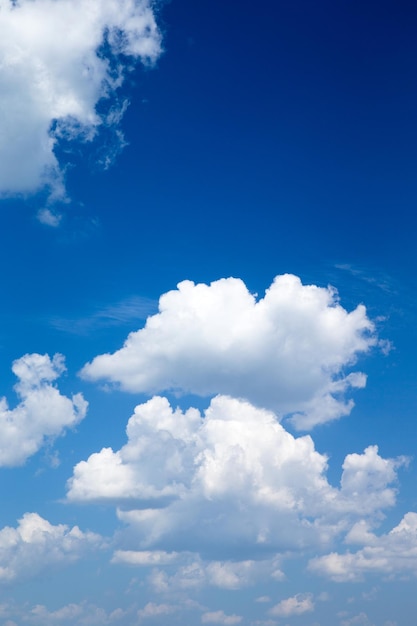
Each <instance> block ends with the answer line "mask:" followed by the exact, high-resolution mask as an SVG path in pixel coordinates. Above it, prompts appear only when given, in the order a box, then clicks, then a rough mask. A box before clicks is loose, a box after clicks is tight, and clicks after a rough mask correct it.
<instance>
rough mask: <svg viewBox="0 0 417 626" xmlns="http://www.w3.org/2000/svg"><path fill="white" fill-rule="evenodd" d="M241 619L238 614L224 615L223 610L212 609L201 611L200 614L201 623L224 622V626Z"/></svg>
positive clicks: (230, 625) (237, 622)
mask: <svg viewBox="0 0 417 626" xmlns="http://www.w3.org/2000/svg"><path fill="white" fill-rule="evenodd" d="M241 621H242V618H241V617H240V615H226V614H225V613H224V611H213V612H212V613H203V615H202V616H201V623H202V624H224V626H233V625H234V624H239V623H240V622H241Z"/></svg>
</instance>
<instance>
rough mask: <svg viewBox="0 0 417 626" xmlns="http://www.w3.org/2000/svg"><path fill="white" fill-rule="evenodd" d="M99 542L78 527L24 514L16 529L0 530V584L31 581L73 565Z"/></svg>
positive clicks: (98, 544)
mask: <svg viewBox="0 0 417 626" xmlns="http://www.w3.org/2000/svg"><path fill="white" fill-rule="evenodd" d="M100 544H101V538H100V537H99V536H98V535H96V534H94V533H90V532H86V533H84V532H82V531H81V530H80V529H79V528H78V526H74V527H73V528H71V529H70V528H68V526H66V525H64V524H58V525H57V526H54V525H52V524H50V523H49V522H48V521H47V520H46V519H43V518H42V517H40V515H38V514H37V513H25V514H24V515H23V517H22V518H21V519H20V520H19V522H18V526H17V528H12V527H10V526H6V527H4V528H2V529H1V530H0V582H9V581H11V580H15V579H16V578H21V577H24V578H26V577H31V576H34V575H36V574H37V573H38V572H39V571H40V570H42V569H45V568H49V567H50V566H53V565H56V564H59V563H71V562H73V561H76V560H77V559H78V558H79V557H80V556H81V555H82V554H84V553H85V552H86V551H87V550H90V549H92V548H96V547H98V546H100Z"/></svg>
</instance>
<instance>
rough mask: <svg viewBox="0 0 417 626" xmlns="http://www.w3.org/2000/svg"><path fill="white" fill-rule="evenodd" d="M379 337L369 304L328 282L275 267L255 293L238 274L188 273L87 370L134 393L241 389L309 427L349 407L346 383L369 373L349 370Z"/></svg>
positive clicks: (234, 392)
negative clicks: (346, 300)
mask: <svg viewBox="0 0 417 626" xmlns="http://www.w3.org/2000/svg"><path fill="white" fill-rule="evenodd" d="M375 343H376V339H375V336H374V326H373V324H372V322H371V321H370V320H369V319H368V317H367V315H366V311H365V308H364V307H363V306H362V305H360V306H358V307H357V308H356V309H355V310H354V311H352V312H350V313H348V312H347V311H346V310H345V309H344V308H343V307H342V306H341V305H340V304H339V302H338V297H337V294H336V292H335V290H334V289H332V288H330V287H329V288H327V289H324V288H320V287H317V286H315V285H307V286H306V285H302V283H301V281H300V279H299V278H297V277H296V276H292V275H283V276H277V277H276V278H275V280H274V282H273V284H272V285H271V287H270V288H269V289H268V290H267V291H266V294H265V297H264V298H262V299H259V300H257V298H256V297H255V296H254V295H252V294H251V293H250V292H249V291H248V289H247V288H246V286H245V284H244V283H243V282H242V281H241V280H238V279H235V278H228V279H221V280H218V281H215V282H213V283H211V284H210V285H205V284H197V285H195V284H194V283H193V282H191V281H184V282H182V283H180V284H179V285H178V289H177V290H174V291H170V292H168V293H166V294H164V295H163V296H162V297H161V298H160V302H159V313H158V314H156V315H152V316H150V317H149V318H148V320H147V322H146V325H145V327H144V328H143V329H141V330H139V331H137V332H133V333H131V334H130V335H129V336H128V338H127V340H126V342H125V344H124V346H123V347H122V348H121V349H120V350H118V351H117V352H115V353H114V354H103V355H100V356H97V357H96V358H95V359H94V360H93V361H92V362H91V363H88V364H87V365H85V367H84V368H83V370H82V372H81V374H82V376H83V377H84V378H86V379H88V380H106V381H109V382H112V383H115V384H118V385H120V387H121V388H122V389H124V390H127V391H131V392H146V393H155V392H161V391H168V390H169V391H174V392H176V393H178V394H186V393H189V392H190V393H194V394H198V395H201V396H211V395H214V394H218V393H220V394H226V395H230V396H234V397H241V398H245V399H247V400H249V401H250V402H252V403H253V404H255V405H257V406H262V407H266V408H270V409H273V410H274V411H276V412H278V414H280V415H285V414H287V415H288V414H293V417H292V419H293V422H294V424H295V425H296V426H297V427H299V428H303V429H308V428H311V427H312V426H314V425H315V424H320V423H324V422H327V421H329V420H332V419H336V418H338V417H340V416H342V415H346V414H348V413H349V412H350V410H351V409H352V406H353V402H352V401H351V400H346V399H345V395H346V392H347V391H348V390H349V389H350V388H352V387H353V388H354V387H359V388H360V387H363V386H364V385H365V380H366V379H365V376H364V374H362V373H360V372H350V373H345V371H346V369H347V368H349V367H350V366H351V365H353V364H354V362H355V360H356V359H357V357H358V355H360V354H362V353H365V352H367V351H368V350H369V349H370V347H371V346H373V345H375Z"/></svg>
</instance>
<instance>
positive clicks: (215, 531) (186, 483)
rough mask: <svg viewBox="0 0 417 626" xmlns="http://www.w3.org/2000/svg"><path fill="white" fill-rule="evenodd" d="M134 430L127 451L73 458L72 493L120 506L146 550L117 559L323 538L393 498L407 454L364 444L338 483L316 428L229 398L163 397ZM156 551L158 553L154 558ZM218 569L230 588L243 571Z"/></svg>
mask: <svg viewBox="0 0 417 626" xmlns="http://www.w3.org/2000/svg"><path fill="white" fill-rule="evenodd" d="M127 437H128V441H127V443H126V445H124V446H123V447H122V448H121V449H120V450H116V451H113V450H112V449H111V448H103V449H102V450H101V451H100V452H96V453H93V454H92V455H91V456H90V457H89V458H88V459H87V460H86V461H81V462H79V463H78V464H77V465H76V466H75V467H74V471H73V476H72V477H71V479H70V480H69V481H68V492H67V499H68V501H70V502H85V503H86V502H91V503H94V502H98V503H100V502H106V501H107V502H109V503H115V504H118V505H119V506H121V507H122V508H120V509H119V511H118V516H119V518H120V519H121V520H122V521H124V522H126V523H127V524H128V525H129V526H130V527H131V528H132V529H134V533H135V536H139V537H140V548H141V549H142V550H144V552H143V553H141V552H138V553H136V555H135V554H134V553H129V552H127V553H123V552H120V553H118V554H117V556H115V558H116V560H123V559H124V560H125V561H126V560H129V559H131V561H132V562H133V561H134V560H135V559H138V560H143V559H145V560H146V559H150V560H152V559H153V558H155V559H159V558H161V559H163V558H167V556H166V554H165V552H163V551H172V550H173V551H184V550H189V551H191V552H199V551H203V552H204V551H205V550H208V551H209V552H210V554H211V557H213V551H215V550H218V551H219V553H220V554H222V556H223V558H224V556H225V555H227V554H229V555H230V556H231V555H232V554H233V553H234V551H236V550H237V551H238V554H239V557H240V558H242V556H243V555H244V554H245V553H246V554H248V555H250V554H253V553H254V552H255V553H256V554H258V558H259V555H262V554H264V553H267V554H269V553H271V551H273V550H279V549H281V548H284V549H286V548H290V547H295V546H297V547H301V546H303V545H304V546H305V545H311V544H314V543H316V544H317V543H324V544H326V543H327V542H328V541H330V540H331V538H332V537H334V535H335V533H340V532H342V531H343V530H344V529H345V530H346V528H348V527H349V524H350V520H353V521H357V520H358V517H362V516H364V515H366V516H371V517H372V515H374V514H375V513H377V514H378V513H379V512H380V511H381V509H383V508H384V507H387V506H391V505H393V504H394V502H395V489H394V487H392V486H391V483H392V482H393V481H395V480H396V469H397V467H398V466H399V465H401V463H402V459H397V460H392V459H382V457H380V456H379V454H378V450H377V448H376V447H369V448H367V449H366V450H365V451H364V453H363V454H353V455H348V456H347V457H346V459H345V463H344V466H343V472H342V477H341V486H340V488H336V487H333V486H332V485H330V484H329V482H328V480H327V477H326V472H327V458H326V456H325V455H323V454H320V453H319V452H317V450H315V447H314V443H313V441H312V439H311V437H310V436H309V435H305V436H300V437H294V436H293V435H292V434H290V433H289V432H287V431H286V430H285V429H284V427H283V426H282V424H280V423H279V421H278V420H277V418H276V416H275V415H274V414H273V413H272V412H271V411H267V410H265V409H258V408H256V407H254V406H253V405H251V404H250V403H248V402H245V401H242V400H237V399H234V398H230V397H227V396H217V397H215V398H214V399H213V400H212V401H211V403H210V406H209V407H208V409H207V410H206V411H205V413H204V415H201V414H200V412H199V411H197V409H194V408H190V409H188V410H187V411H185V412H182V411H181V410H180V409H178V408H177V409H175V410H174V409H172V407H171V406H170V404H169V402H168V400H167V399H166V398H163V397H159V396H156V397H154V398H152V399H151V400H149V401H148V402H146V403H144V404H140V405H138V406H137V407H136V408H135V412H134V414H133V416H132V417H131V418H130V420H129V422H128V425H127ZM352 523H353V522H352ZM153 549H154V550H162V552H157V553H156V555H155V556H151V555H150V554H148V552H147V550H153ZM212 574H213V577H214V576H215V577H217V580H218V581H220V580H222V581H223V583H224V586H229V587H230V588H232V587H233V585H234V584H235V581H236V580H237V578H236V572H234V571H233V569H232V568H231V567H230V566H229V565H228V566H227V567H226V566H224V565H223V566H220V565H218V566H216V568H214V569H213V572H212ZM279 575H281V577H282V572H279V573H278V574H277V576H279Z"/></svg>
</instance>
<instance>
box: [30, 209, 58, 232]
mask: <svg viewBox="0 0 417 626" xmlns="http://www.w3.org/2000/svg"><path fill="white" fill-rule="evenodd" d="M36 217H37V219H38V221H39V222H40V223H41V224H44V225H45V226H51V228H58V226H59V225H60V223H61V220H62V215H61V214H60V213H53V212H52V211H50V210H49V209H40V210H39V211H38V213H37V216H36Z"/></svg>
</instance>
